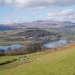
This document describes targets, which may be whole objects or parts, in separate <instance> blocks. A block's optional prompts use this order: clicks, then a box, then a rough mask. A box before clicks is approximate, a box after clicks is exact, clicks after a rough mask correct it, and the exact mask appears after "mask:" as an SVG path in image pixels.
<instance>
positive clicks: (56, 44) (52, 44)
mask: <svg viewBox="0 0 75 75" xmlns="http://www.w3.org/2000/svg"><path fill="white" fill-rule="evenodd" d="M71 42H73V41H71ZM66 44H68V41H67V40H56V41H49V42H46V43H45V44H43V46H45V47H46V48H57V47H60V46H63V45H66ZM9 47H10V48H11V49H15V48H17V49H18V48H20V47H23V45H20V44H16V45H9V46H1V45H0V49H3V50H7V49H8V48H9Z"/></svg>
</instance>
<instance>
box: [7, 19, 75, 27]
mask: <svg viewBox="0 0 75 75" xmlns="http://www.w3.org/2000/svg"><path fill="white" fill-rule="evenodd" d="M7 26H11V27H15V28H73V27H75V23H73V22H71V21H53V20H37V21H33V22H27V23H12V24H7Z"/></svg>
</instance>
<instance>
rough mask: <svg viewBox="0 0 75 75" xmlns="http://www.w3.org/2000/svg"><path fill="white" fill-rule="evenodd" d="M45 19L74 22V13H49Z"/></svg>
mask: <svg viewBox="0 0 75 75" xmlns="http://www.w3.org/2000/svg"><path fill="white" fill-rule="evenodd" d="M47 17H48V18H50V19H53V18H56V19H57V18H59V19H60V20H71V21H73V20H75V11H74V10H73V9H67V10H58V11H57V10H56V11H51V12H50V13H48V14H47Z"/></svg>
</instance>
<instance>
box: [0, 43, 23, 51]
mask: <svg viewBox="0 0 75 75" xmlns="http://www.w3.org/2000/svg"><path fill="white" fill-rule="evenodd" d="M22 46H23V45H20V44H17V45H9V46H0V49H3V50H7V49H8V48H9V47H10V48H11V49H15V48H17V49H18V48H20V47H22Z"/></svg>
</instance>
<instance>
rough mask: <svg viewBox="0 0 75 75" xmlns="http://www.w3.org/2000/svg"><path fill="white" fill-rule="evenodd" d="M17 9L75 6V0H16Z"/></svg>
mask: <svg viewBox="0 0 75 75" xmlns="http://www.w3.org/2000/svg"><path fill="white" fill-rule="evenodd" d="M15 4H16V6H17V7H19V8H21V7H25V8H45V7H49V6H61V7H62V6H69V5H74V4H75V0H15Z"/></svg>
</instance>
